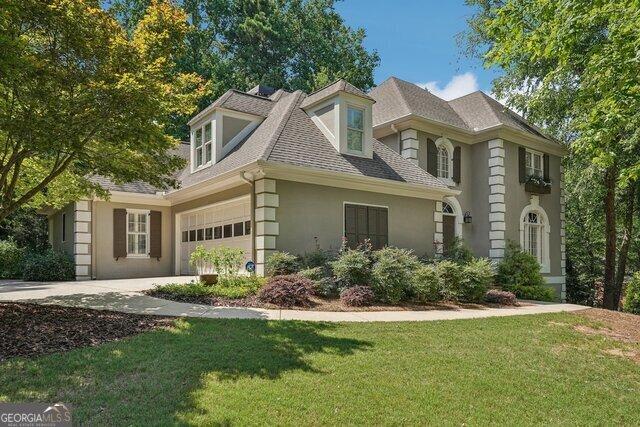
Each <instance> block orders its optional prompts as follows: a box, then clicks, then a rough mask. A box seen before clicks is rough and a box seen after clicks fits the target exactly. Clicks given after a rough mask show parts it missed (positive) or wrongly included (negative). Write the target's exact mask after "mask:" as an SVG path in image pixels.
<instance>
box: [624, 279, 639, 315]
mask: <svg viewBox="0 0 640 427" xmlns="http://www.w3.org/2000/svg"><path fill="white" fill-rule="evenodd" d="M622 307H623V309H624V311H626V312H628V313H633V314H640V272H637V273H635V274H634V275H633V277H632V278H631V280H630V281H629V283H627V290H626V291H625V297H624V303H623V305H622Z"/></svg>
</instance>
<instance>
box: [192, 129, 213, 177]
mask: <svg viewBox="0 0 640 427" xmlns="http://www.w3.org/2000/svg"><path fill="white" fill-rule="evenodd" d="M211 144H212V132H211V122H208V123H207V124H205V125H204V126H202V127H200V128H198V129H196V131H195V132H194V143H193V150H194V153H193V162H194V164H195V167H196V168H199V167H201V166H203V165H206V164H207V163H209V162H211V153H212V151H211Z"/></svg>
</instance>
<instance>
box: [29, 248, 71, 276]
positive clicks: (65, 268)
mask: <svg viewBox="0 0 640 427" xmlns="http://www.w3.org/2000/svg"><path fill="white" fill-rule="evenodd" d="M22 278H23V279H24V280H31V281H35V282H48V281H56V280H73V279H75V265H74V263H73V259H72V258H71V257H70V256H68V255H67V254H65V253H63V252H58V251H54V250H52V249H49V250H47V251H45V252H43V253H41V254H28V255H26V256H25V261H24V268H23V272H22Z"/></svg>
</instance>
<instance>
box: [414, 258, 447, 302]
mask: <svg viewBox="0 0 640 427" xmlns="http://www.w3.org/2000/svg"><path fill="white" fill-rule="evenodd" d="M411 294H412V296H413V297H414V299H415V300H416V301H418V302H420V303H427V302H436V301H440V300H442V284H441V283H440V278H439V277H438V272H437V271H436V267H435V265H433V264H430V265H422V266H420V267H418V269H417V270H416V271H415V273H414V274H413V277H412V279H411Z"/></svg>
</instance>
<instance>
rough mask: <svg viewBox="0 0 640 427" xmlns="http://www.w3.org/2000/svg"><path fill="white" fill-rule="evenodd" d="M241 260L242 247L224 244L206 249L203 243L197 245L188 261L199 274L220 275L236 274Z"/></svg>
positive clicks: (240, 265) (242, 258)
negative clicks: (231, 246)
mask: <svg viewBox="0 0 640 427" xmlns="http://www.w3.org/2000/svg"><path fill="white" fill-rule="evenodd" d="M243 261H244V251H243V250H242V249H240V248H229V247H226V246H217V247H214V248H211V249H206V248H205V247H204V246H203V245H198V246H197V247H196V248H195V249H194V251H193V252H191V256H190V257H189V262H190V263H191V265H193V266H194V267H195V268H196V270H197V271H198V274H200V275H202V274H212V273H217V274H218V275H220V276H236V275H237V274H238V272H239V271H240V268H241V267H242V263H243Z"/></svg>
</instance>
